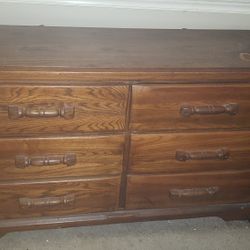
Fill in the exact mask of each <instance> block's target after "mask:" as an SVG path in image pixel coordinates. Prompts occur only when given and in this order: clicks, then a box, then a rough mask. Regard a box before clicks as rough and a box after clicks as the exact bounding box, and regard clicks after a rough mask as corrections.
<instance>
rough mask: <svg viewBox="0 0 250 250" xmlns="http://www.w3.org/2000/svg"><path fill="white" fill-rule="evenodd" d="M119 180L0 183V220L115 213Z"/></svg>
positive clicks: (116, 178)
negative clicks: (103, 212) (101, 212)
mask: <svg viewBox="0 0 250 250" xmlns="http://www.w3.org/2000/svg"><path fill="white" fill-rule="evenodd" d="M119 183H120V178H118V177H115V178H106V179H92V180H75V181H71V182H69V181H62V182H58V183H39V184H20V185H17V184H16V185H11V184H9V185H8V184H0V219H13V218H25V217H26V218H27V217H40V216H60V215H68V214H70V215H73V214H79V213H89V212H100V211H112V210H115V209H116V208H117V206H118V194H119Z"/></svg>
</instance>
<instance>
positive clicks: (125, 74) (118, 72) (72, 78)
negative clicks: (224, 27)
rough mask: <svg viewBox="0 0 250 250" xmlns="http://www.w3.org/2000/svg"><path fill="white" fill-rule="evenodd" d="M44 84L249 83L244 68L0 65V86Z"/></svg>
mask: <svg viewBox="0 0 250 250" xmlns="http://www.w3.org/2000/svg"><path fill="white" fill-rule="evenodd" d="M17 81H18V83H19V84H20V83H22V84H27V83H29V84H33V85H37V84H39V83H40V84H44V85H48V86H49V85H53V84H55V83H57V84H60V85H69V84H70V85H72V86H74V85H75V84H78V85H94V84H96V85H104V84H109V85H110V84H111V83H113V84H121V85H124V83H126V84H130V85H132V84H138V83H150V84H153V83H156V84H157V83H162V82H163V83H165V84H166V83H176V82H180V83H190V82H192V83H195V82H199V83H208V82H217V83H225V82H227V83H229V82H230V83H232V82H233V83H237V84H238V83H239V82H248V83H249V82H250V70H249V69H247V68H240V69H239V68H238V69H237V68H234V69H231V68H230V69H228V68H216V69H209V68H206V69H198V68H196V69H192V68H189V69H183V68H182V69H178V68H175V69H162V68H155V69H149V68H148V69H138V68H131V69H125V68H120V69H107V68H105V69H98V68H96V69H81V68H69V69H67V68H55V69H54V68H48V67H42V68H30V67H0V85H2V84H8V85H15V84H16V83H17Z"/></svg>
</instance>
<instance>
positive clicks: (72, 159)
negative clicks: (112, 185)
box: [0, 135, 124, 180]
mask: <svg viewBox="0 0 250 250" xmlns="http://www.w3.org/2000/svg"><path fill="white" fill-rule="evenodd" d="M123 145H124V136H123V135H111V136H96V137H95V136H89V137H62V138H40V139H36V138H29V139H0V172H1V174H0V180H8V179H9V180H10V179H11V180H15V179H30V180H32V179H39V178H46V179H47V178H53V177H81V176H82V177H84V176H98V175H115V174H120V172H121V169H122V160H123Z"/></svg>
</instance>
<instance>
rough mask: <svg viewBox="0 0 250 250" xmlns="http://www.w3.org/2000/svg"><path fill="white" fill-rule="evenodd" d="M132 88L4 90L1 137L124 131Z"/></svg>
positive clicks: (0, 109) (0, 101)
mask: <svg viewBox="0 0 250 250" xmlns="http://www.w3.org/2000/svg"><path fill="white" fill-rule="evenodd" d="M127 95H128V88H127V87H126V86H92V87H58V86H51V87H24V86H23V87H22V86H16V87H0V134H3V135H9V134H11V135H13V134H45V133H64V132H91V131H116V130H123V129H124V126H125V125H124V124H125V110H126V105H127Z"/></svg>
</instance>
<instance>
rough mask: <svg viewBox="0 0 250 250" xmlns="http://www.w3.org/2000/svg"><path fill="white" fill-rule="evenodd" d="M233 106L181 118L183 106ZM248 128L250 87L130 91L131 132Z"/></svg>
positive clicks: (167, 87) (160, 87) (138, 88)
mask: <svg viewBox="0 0 250 250" xmlns="http://www.w3.org/2000/svg"><path fill="white" fill-rule="evenodd" d="M226 104H237V105H238V112H237V114H235V115H230V114H228V113H221V114H209V115H201V114H194V115H191V116H189V117H185V116H182V115H181V113H180V111H181V108H182V107H184V106H192V107H200V106H211V105H212V106H223V105H226ZM249 127H250V85H248V84H246V85H244V84H241V85H240V84H238V85H216V84H206V85H205V84H204V85H199V84H188V85H164V84H162V85H155V86H153V85H142V86H134V87H133V104H132V118H131V128H132V129H133V130H139V131H140V130H142V131H148V130H176V129H216V128H220V129H222V128H249Z"/></svg>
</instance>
